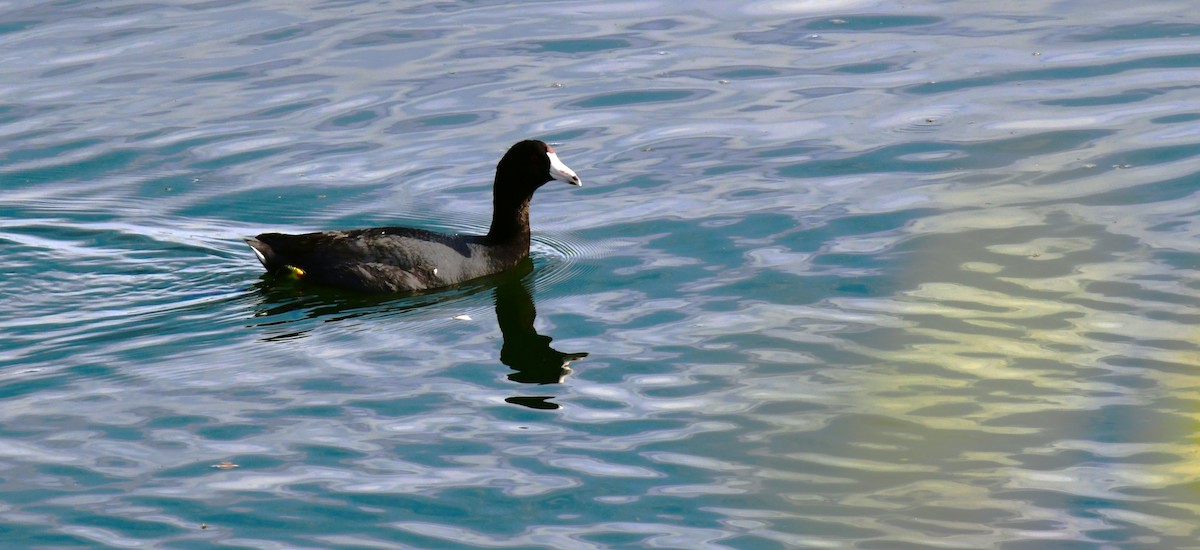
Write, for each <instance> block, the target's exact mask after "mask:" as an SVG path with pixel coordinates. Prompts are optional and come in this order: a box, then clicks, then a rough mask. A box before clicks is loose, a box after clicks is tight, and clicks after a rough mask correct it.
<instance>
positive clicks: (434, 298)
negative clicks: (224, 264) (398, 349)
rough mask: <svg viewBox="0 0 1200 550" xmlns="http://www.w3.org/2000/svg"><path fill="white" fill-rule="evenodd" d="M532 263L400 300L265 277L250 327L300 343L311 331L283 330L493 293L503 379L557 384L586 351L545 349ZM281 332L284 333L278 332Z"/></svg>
mask: <svg viewBox="0 0 1200 550" xmlns="http://www.w3.org/2000/svg"><path fill="white" fill-rule="evenodd" d="M533 273H534V266H533V260H531V259H529V258H526V259H525V260H524V261H523V262H521V263H520V264H518V265H517V266H516V267H514V268H513V269H511V270H509V271H507V272H504V273H500V274H497V275H494V276H491V277H484V278H482V279H478V280H475V281H470V282H468V283H466V284H463V285H459V286H456V287H453V288H450V289H444V290H441V291H437V292H425V293H409V294H401V295H379V294H365V293H357V292H351V291H345V290H340V289H330V288H323V287H318V286H314V285H306V284H303V283H302V282H298V281H291V280H287V279H285V278H283V277H274V276H272V275H268V274H265V275H263V276H262V279H261V280H260V281H258V282H257V283H255V284H254V286H253V290H254V291H255V292H256V293H257V294H258V295H259V303H258V304H257V306H256V307H255V319H257V320H258V322H255V323H253V324H252V325H251V326H254V327H265V328H270V329H275V330H274V331H273V333H272V334H270V335H268V336H266V337H264V338H263V340H264V341H272V342H273V341H285V340H292V339H295V338H302V337H304V336H306V335H308V333H309V332H310V331H311V330H312V329H313V328H314V326H313V325H307V328H301V329H297V330H287V327H291V326H293V325H294V324H295V323H296V322H297V321H300V320H318V321H321V322H324V323H335V322H338V321H345V320H349V319H354V318H359V317H364V316H395V315H401V314H403V313H404V312H407V311H413V310H417V309H420V308H425V307H432V306H434V305H436V304H440V303H446V302H450V301H453V300H458V299H462V298H464V297H467V296H473V295H478V294H480V293H482V292H485V291H487V290H488V289H492V290H493V296H494V298H495V305H496V320H497V323H498V324H499V326H500V332H501V334H502V335H503V344H502V345H501V347H500V362H501V363H504V364H505V365H508V366H509V367H510V368H511V369H512V370H513V371H515V372H513V373H511V374H509V375H508V379H509V380H512V381H513V382H520V383H522V384H537V385H545V384H559V383H562V381H563V380H564V379H565V378H566V377H567V376H568V375H570V374H571V367H570V366H569V365H570V364H571V363H572V362H574V361H578V360H580V359H583V358H584V357H587V356H588V353H587V352H571V353H565V352H561V351H558V350H556V349H554V348H552V347H550V342H551V341H552V340H553V338H551V337H550V336H546V335H542V334H539V333H538V332H537V329H536V328H535V327H534V320H535V319H536V318H537V308H536V306H535V305H534V303H533V294H532V292H531V291H530V287H531V286H532V284H533ZM280 328H284V330H283V331H280V330H279V329H280ZM552 397H553V396H549V395H530V396H524V395H516V396H512V397H509V398H507V399H505V401H507V402H509V403H514V404H517V405H522V406H526V407H530V408H533V409H557V408H559V405H558V404H556V403H551V402H549V401H548V400H549V399H551V398H552Z"/></svg>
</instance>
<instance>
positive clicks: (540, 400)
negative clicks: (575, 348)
mask: <svg viewBox="0 0 1200 550" xmlns="http://www.w3.org/2000/svg"><path fill="white" fill-rule="evenodd" d="M526 264H527V265H526ZM532 271H533V264H532V262H529V260H528V259H526V261H525V262H523V263H522V265H521V266H518V268H517V269H516V270H514V272H512V273H510V274H509V275H510V276H509V277H505V280H503V281H500V282H499V284H498V285H496V290H495V296H496V319H497V320H498V321H499V323H500V333H501V334H503V335H504V344H503V345H502V346H501V347H500V362H501V363H504V364H505V365H508V366H509V368H511V369H513V370H514V371H515V372H512V373H510V374H509V375H508V379H509V380H512V381H513V382H521V383H525V384H558V383H560V382H562V381H563V379H565V378H566V377H567V375H569V374H571V367H570V366H569V365H570V364H571V362H572V361H578V360H579V359H583V358H584V357H587V355H588V354H587V353H585V352H577V353H563V352H561V351H558V350H556V349H554V348H552V347H550V341H551V340H552V338H550V337H549V336H544V335H541V334H538V332H537V330H536V329H535V328H534V327H533V321H534V319H536V318H537V309H536V308H535V307H534V305H533V295H532V293H531V292H530V291H529V285H531V284H532V280H531V279H530V278H529V277H527V276H526V275H527V274H529V273H530V272H532ZM551 397H552V396H514V397H509V398H508V399H506V400H505V401H508V402H509V403H515V404H517V405H524V406H526V407H531V408H534V409H557V408H558V405H557V404H555V403H551V402H549V401H548V400H549V399H550V398H551Z"/></svg>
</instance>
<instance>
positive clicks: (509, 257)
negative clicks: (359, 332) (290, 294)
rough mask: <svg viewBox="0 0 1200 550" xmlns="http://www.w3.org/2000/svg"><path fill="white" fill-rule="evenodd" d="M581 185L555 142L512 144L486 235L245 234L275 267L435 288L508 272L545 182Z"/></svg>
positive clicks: (353, 282) (377, 288) (359, 281)
mask: <svg viewBox="0 0 1200 550" xmlns="http://www.w3.org/2000/svg"><path fill="white" fill-rule="evenodd" d="M552 179H558V180H562V181H566V182H568V183H572V184H574V185H579V178H578V177H577V176H576V175H575V173H574V172H572V171H571V170H570V169H569V168H567V167H566V166H565V165H563V164H562V162H560V161H559V160H558V156H557V155H556V154H555V153H554V150H553V149H551V148H550V146H548V145H546V144H545V143H542V142H540V141H535V140H527V141H522V142H520V143H517V144H516V145H513V146H512V148H510V149H509V150H508V153H506V154H505V155H504V158H502V159H501V160H500V163H499V164H498V165H497V166H496V180H495V185H494V188H493V191H492V195H493V212H492V225H491V227H490V229H489V230H488V233H487V235H455V234H448V233H439V232H436V231H428V230H424V229H416V228H410V227H376V228H371V229H355V230H348V231H326V232H321V233H305V234H302V235H286V234H282V233H263V234H261V235H258V236H257V237H254V238H251V239H246V243H247V244H249V245H250V247H251V248H253V249H254V252H255V254H256V255H257V256H258V259H259V261H260V262H262V264H263V266H264V267H266V268H267V271H270V272H280V271H286V272H288V273H291V274H294V275H296V276H298V277H300V278H301V279H302V280H305V281H309V282H313V283H317V284H321V285H326V286H335V287H341V288H349V289H354V290H361V291H367V292H402V291H416V290H429V289H435V288H439V287H444V286H450V285H454V284H458V283H461V282H464V281H469V280H471V279H476V278H479V277H484V276H487V275H492V274H495V273H499V272H501V271H505V270H507V269H510V268H512V267H513V266H515V265H517V264H518V263H519V262H520V261H521V260H522V259H524V258H526V257H528V256H529V242H530V235H529V201H530V199H531V198H532V197H533V192H534V191H536V190H537V189H538V188H539V187H541V186H542V185H543V184H545V183H546V182H548V181H550V180H552Z"/></svg>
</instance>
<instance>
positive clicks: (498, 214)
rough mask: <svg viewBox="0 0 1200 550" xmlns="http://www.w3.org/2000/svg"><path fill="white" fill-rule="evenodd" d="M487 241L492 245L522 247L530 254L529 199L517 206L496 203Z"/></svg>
mask: <svg viewBox="0 0 1200 550" xmlns="http://www.w3.org/2000/svg"><path fill="white" fill-rule="evenodd" d="M487 240H488V242H489V243H492V244H504V245H512V246H516V247H520V248H521V249H523V250H524V251H525V253H526V254H528V253H529V197H526V198H525V199H524V200H522V201H520V202H518V203H517V204H515V205H514V204H511V203H501V202H500V201H498V200H497V201H494V204H493V211H492V226H491V227H490V228H488V233H487Z"/></svg>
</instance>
